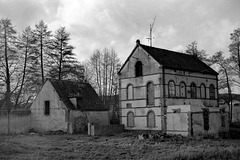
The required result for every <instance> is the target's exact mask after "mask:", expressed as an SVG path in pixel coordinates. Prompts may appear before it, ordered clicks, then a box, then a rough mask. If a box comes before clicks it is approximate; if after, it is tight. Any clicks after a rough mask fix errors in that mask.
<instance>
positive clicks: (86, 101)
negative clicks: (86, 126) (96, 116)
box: [49, 79, 108, 111]
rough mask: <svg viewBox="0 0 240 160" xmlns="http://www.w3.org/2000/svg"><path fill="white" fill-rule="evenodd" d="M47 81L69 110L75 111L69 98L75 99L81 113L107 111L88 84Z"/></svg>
mask: <svg viewBox="0 0 240 160" xmlns="http://www.w3.org/2000/svg"><path fill="white" fill-rule="evenodd" d="M49 81H50V83H51V84H52V85H53V87H54V89H55V90H56V92H57V93H58V95H59V97H60V98H61V100H62V101H63V103H64V104H65V105H66V106H67V108H69V109H72V110H75V109H76V108H75V107H74V105H73V104H72V102H71V101H70V99H69V98H77V99H78V106H77V108H78V109H79V110H81V111H106V110H108V109H107V108H105V106H104V104H103V102H102V101H101V100H100V98H99V97H98V95H97V93H96V92H95V90H94V89H93V88H92V86H91V85H90V84H89V83H86V82H77V81H69V80H61V81H59V80H54V79H49Z"/></svg>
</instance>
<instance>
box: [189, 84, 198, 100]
mask: <svg viewBox="0 0 240 160" xmlns="http://www.w3.org/2000/svg"><path fill="white" fill-rule="evenodd" d="M190 89H191V92H190V93H191V95H190V96H191V98H197V87H196V84H195V83H192V84H191V85H190Z"/></svg>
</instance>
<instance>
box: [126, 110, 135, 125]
mask: <svg viewBox="0 0 240 160" xmlns="http://www.w3.org/2000/svg"><path fill="white" fill-rule="evenodd" d="M129 114H132V120H133V121H132V124H133V125H132V126H130V124H129ZM127 127H129V128H133V127H135V120H134V113H133V112H132V111H129V112H128V113H127Z"/></svg>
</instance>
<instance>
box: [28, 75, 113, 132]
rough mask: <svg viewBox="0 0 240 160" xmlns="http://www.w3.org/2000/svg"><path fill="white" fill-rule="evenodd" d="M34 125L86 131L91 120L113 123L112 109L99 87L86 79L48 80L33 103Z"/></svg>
mask: <svg viewBox="0 0 240 160" xmlns="http://www.w3.org/2000/svg"><path fill="white" fill-rule="evenodd" d="M30 110H31V128H33V129H34V130H37V131H40V132H44V131H57V130H62V131H65V132H68V133H74V132H75V133H77V132H81V131H84V129H85V128H86V127H87V123H88V122H89V123H93V124H95V125H99V126H105V125H109V113H108V109H107V108H105V106H104V105H103V103H102V101H101V100H100V98H99V97H98V95H97V93H96V92H95V90H94V89H93V88H92V87H91V85H90V84H88V83H84V82H76V81H67V80H61V81H59V80H53V79H49V80H47V81H46V82H45V84H44V85H43V87H42V88H41V90H40V92H39V93H38V95H37V97H36V98H35V100H34V102H33V103H32V105H31V107H30Z"/></svg>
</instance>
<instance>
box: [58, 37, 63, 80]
mask: <svg viewBox="0 0 240 160" xmlns="http://www.w3.org/2000/svg"><path fill="white" fill-rule="evenodd" d="M60 43H61V46H60V47H61V48H60V62H59V72H58V80H61V72H62V59H63V48H62V43H63V42H62V39H61V42H60Z"/></svg>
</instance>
